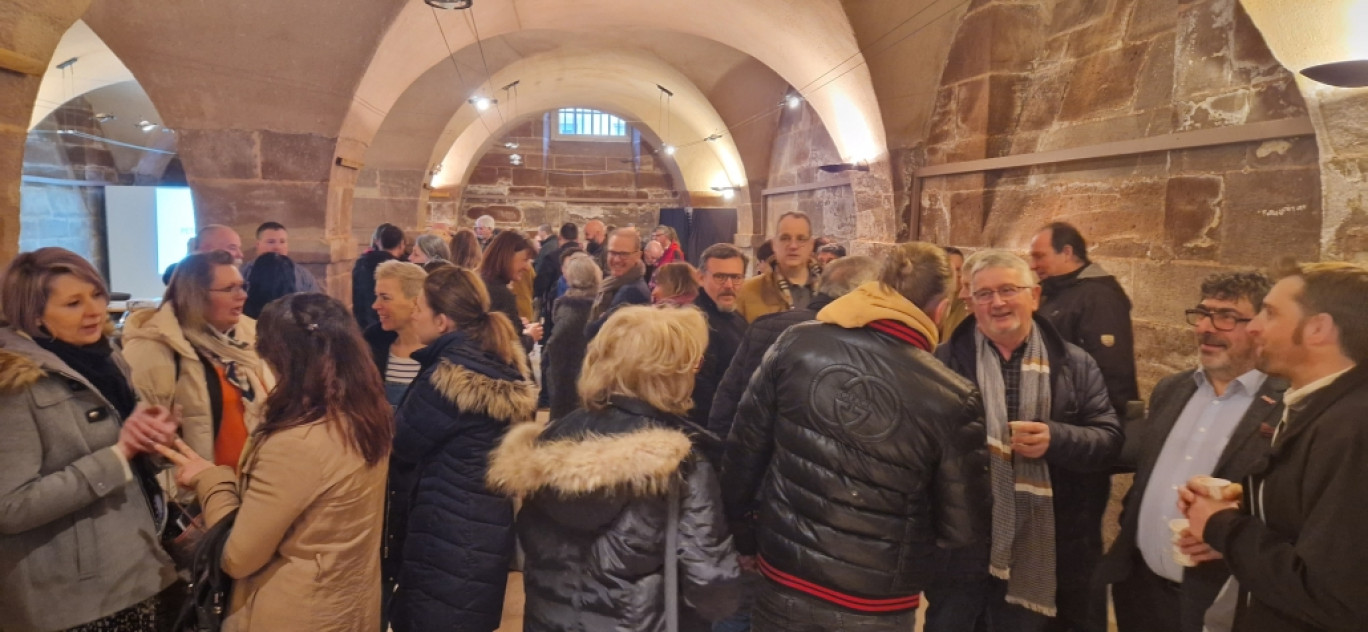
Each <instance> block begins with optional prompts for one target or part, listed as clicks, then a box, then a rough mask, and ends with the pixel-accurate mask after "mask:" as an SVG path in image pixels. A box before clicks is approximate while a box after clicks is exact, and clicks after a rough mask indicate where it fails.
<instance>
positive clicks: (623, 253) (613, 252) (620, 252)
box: [608, 250, 641, 259]
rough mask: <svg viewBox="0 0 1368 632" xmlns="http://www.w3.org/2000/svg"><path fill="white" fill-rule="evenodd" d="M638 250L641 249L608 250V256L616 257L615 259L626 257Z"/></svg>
mask: <svg viewBox="0 0 1368 632" xmlns="http://www.w3.org/2000/svg"><path fill="white" fill-rule="evenodd" d="M638 252H641V251H640V250H626V251H623V250H609V251H608V256H609V257H614V258H617V259H626V258H627V257H630V256H632V255H634V254H636V253H638Z"/></svg>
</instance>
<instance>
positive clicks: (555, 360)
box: [542, 296, 594, 419]
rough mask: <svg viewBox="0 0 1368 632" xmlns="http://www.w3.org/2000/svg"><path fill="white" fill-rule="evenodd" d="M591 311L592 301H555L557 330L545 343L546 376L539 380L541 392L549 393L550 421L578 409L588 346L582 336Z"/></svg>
mask: <svg viewBox="0 0 1368 632" xmlns="http://www.w3.org/2000/svg"><path fill="white" fill-rule="evenodd" d="M593 307H594V299H593V297H583V298H582V297H576V296H562V297H560V298H559V299H557V300H556V308H555V312H554V314H555V316H554V320H555V322H556V328H555V330H554V331H552V332H551V337H550V338H549V339H547V341H546V349H545V350H544V351H543V352H542V353H545V354H546V356H547V365H546V368H547V372H546V374H545V375H543V376H542V382H543V385H542V388H545V389H548V390H549V392H550V400H549V401H550V404H551V419H560V418H561V417H564V416H566V415H568V414H570V412H571V411H573V410H575V409H576V408H579V401H580V400H579V393H578V391H577V390H576V383H577V382H579V374H580V368H581V366H582V365H583V364H584V353H585V350H586V349H587V348H588V346H589V337H588V336H586V335H585V333H584V328H585V325H587V324H588V323H589V310H591V309H593Z"/></svg>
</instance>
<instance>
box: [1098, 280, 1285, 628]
mask: <svg viewBox="0 0 1368 632" xmlns="http://www.w3.org/2000/svg"><path fill="white" fill-rule="evenodd" d="M1271 285H1272V283H1271V282H1270V281H1269V279H1268V278H1267V277H1265V276H1264V275H1262V274H1259V273H1257V272H1234V273H1220V274H1215V275H1212V276H1210V277H1208V278H1207V279H1206V280H1205V281H1204V282H1203V283H1202V300H1201V302H1200V303H1198V304H1197V307H1195V308H1193V309H1190V310H1187V322H1188V324H1190V325H1192V327H1193V331H1194V333H1195V334H1196V340H1197V343H1198V357H1199V362H1200V367H1199V368H1197V369H1196V370H1188V371H1181V372H1179V373H1176V374H1174V375H1170V376H1168V377H1166V378H1164V379H1163V380H1161V381H1160V382H1159V384H1158V385H1157V386H1155V388H1154V393H1153V395H1152V396H1151V398H1150V408H1149V415H1148V416H1147V418H1146V419H1145V422H1144V423H1143V424H1136V425H1133V426H1130V427H1128V428H1127V436H1126V446H1125V450H1124V452H1123V453H1122V459H1123V461H1126V462H1127V463H1128V464H1129V465H1131V466H1133V467H1135V484H1134V485H1133V486H1132V487H1131V490H1130V493H1128V494H1127V495H1126V500H1125V505H1124V508H1123V510H1122V512H1121V533H1120V534H1119V535H1118V536H1117V538H1116V541H1115V542H1114V543H1113V545H1112V548H1111V550H1109V551H1108V552H1107V554H1106V556H1105V557H1104V558H1103V561H1102V564H1101V565H1100V566H1099V569H1098V580H1099V581H1100V582H1101V583H1104V584H1111V595H1112V603H1113V606H1114V607H1115V610H1116V622H1117V628H1118V630H1119V631H1120V632H1173V631H1179V630H1181V631H1182V632H1201V630H1202V616H1203V614H1204V613H1205V612H1206V610H1207V608H1208V607H1209V606H1210V605H1211V602H1212V600H1214V599H1215V598H1216V594H1217V592H1218V591H1220V589H1221V586H1222V585H1223V584H1224V583H1225V580H1226V578H1227V577H1229V576H1230V569H1229V568H1228V567H1227V566H1226V564H1225V562H1224V561H1223V560H1222V559H1221V555H1220V554H1219V553H1216V552H1215V551H1213V550H1212V549H1211V548H1210V547H1208V546H1206V545H1205V544H1200V543H1198V542H1197V540H1196V539H1195V538H1192V537H1191V535H1190V534H1188V533H1186V532H1183V533H1181V534H1180V538H1181V539H1180V541H1179V546H1180V547H1181V550H1178V551H1176V552H1178V553H1186V554H1187V555H1190V556H1191V559H1192V561H1193V562H1194V563H1195V566H1190V567H1184V566H1182V565H1180V564H1179V562H1178V561H1177V558H1176V557H1175V555H1174V554H1175V544H1174V543H1173V542H1172V539H1173V537H1174V536H1173V533H1172V532H1171V531H1170V527H1169V521H1170V520H1173V519H1178V518H1182V517H1183V515H1182V514H1181V513H1180V512H1179V511H1178V508H1177V506H1176V503H1177V499H1178V494H1177V491H1176V488H1177V487H1178V486H1183V485H1185V484H1186V481H1187V480H1188V479H1189V478H1191V477H1193V476H1203V475H1210V476H1214V477H1217V478H1224V479H1227V480H1231V481H1238V480H1240V479H1242V478H1244V477H1245V475H1246V474H1248V473H1250V471H1251V470H1252V469H1253V468H1254V467H1255V466H1256V465H1257V463H1258V462H1259V460H1260V459H1261V458H1262V457H1263V455H1264V453H1265V452H1266V451H1267V449H1268V445H1269V438H1270V436H1271V434H1272V429H1273V426H1274V425H1276V424H1277V421H1278V419H1279V418H1280V417H1281V416H1282V410H1283V406H1282V394H1283V391H1285V390H1287V383H1286V381H1284V380H1281V379H1277V378H1272V377H1269V376H1267V375H1265V374H1264V373H1263V372H1261V371H1259V370H1258V369H1257V368H1255V363H1256V359H1257V355H1258V354H1257V348H1256V346H1255V343H1254V341H1253V340H1252V339H1251V338H1250V336H1249V334H1248V333H1247V332H1246V331H1245V327H1246V325H1247V323H1248V322H1249V321H1250V319H1252V318H1253V317H1254V315H1255V314H1257V313H1258V312H1259V309H1260V307H1261V305H1262V303H1263V298H1264V296H1265V295H1266V294H1267V293H1268V290H1269V288H1270V287H1271Z"/></svg>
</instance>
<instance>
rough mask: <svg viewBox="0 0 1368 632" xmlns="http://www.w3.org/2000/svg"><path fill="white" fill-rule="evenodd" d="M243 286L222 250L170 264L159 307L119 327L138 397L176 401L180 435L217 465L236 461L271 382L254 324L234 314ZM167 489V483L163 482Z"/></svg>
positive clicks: (241, 300) (243, 297)
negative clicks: (168, 282)
mask: <svg viewBox="0 0 1368 632" xmlns="http://www.w3.org/2000/svg"><path fill="white" fill-rule="evenodd" d="M246 301H247V288H246V283H245V282H244V281H243V280H242V274H241V273H239V272H238V270H237V267H235V266H234V265H233V258H232V256H231V255H229V254H228V253H227V252H224V251H222V250H218V251H214V252H208V253H203V254H197V255H191V256H189V257H186V258H185V260H184V261H182V262H181V263H180V265H178V266H177V267H176V274H175V276H173V277H172V278H171V285H170V286H169V287H167V288H166V297H165V298H164V299H163V300H162V305H161V308H159V309H156V310H143V311H138V312H134V313H133V314H132V315H130V316H129V317H128V321H127V322H126V323H125V324H124V335H123V340H124V358H125V359H126V360H127V361H128V365H129V367H130V368H131V369H132V371H133V388H134V389H135V390H136V391H137V392H138V397H139V399H141V400H143V401H145V402H147V403H149V404H152V405H156V406H167V407H170V406H173V405H174V406H179V407H180V411H181V437H183V438H184V439H185V443H186V444H188V445H189V446H190V447H191V448H193V449H194V450H195V452H197V453H199V454H200V456H203V457H204V458H206V459H209V460H211V461H213V462H215V463H217V464H219V465H231V466H236V465H237V464H238V461H239V459H240V457H241V454H242V448H243V446H244V444H245V442H246V439H247V435H248V434H250V433H251V432H252V430H253V429H255V428H256V426H257V424H258V423H259V422H260V419H261V407H262V404H263V403H264V402H265V401H266V393H267V392H268V391H269V390H270V387H271V377H270V373H269V372H268V371H266V370H265V367H263V366H262V364H261V359H260V357H259V356H258V355H257V347H256V321H254V320H252V319H251V318H249V317H247V316H243V315H242V309H243V305H244V303H246ZM163 485H164V486H165V487H166V488H167V489H168V490H174V485H172V484H171V483H170V481H169V480H166V481H163Z"/></svg>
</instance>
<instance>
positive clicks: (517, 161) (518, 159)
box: [508, 154, 522, 167]
mask: <svg viewBox="0 0 1368 632" xmlns="http://www.w3.org/2000/svg"><path fill="white" fill-rule="evenodd" d="M508 162H509V163H510V164H512V165H513V166H514V167H517V166H519V165H521V164H522V155H521V154H513V155H511V156H509V157H508Z"/></svg>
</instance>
